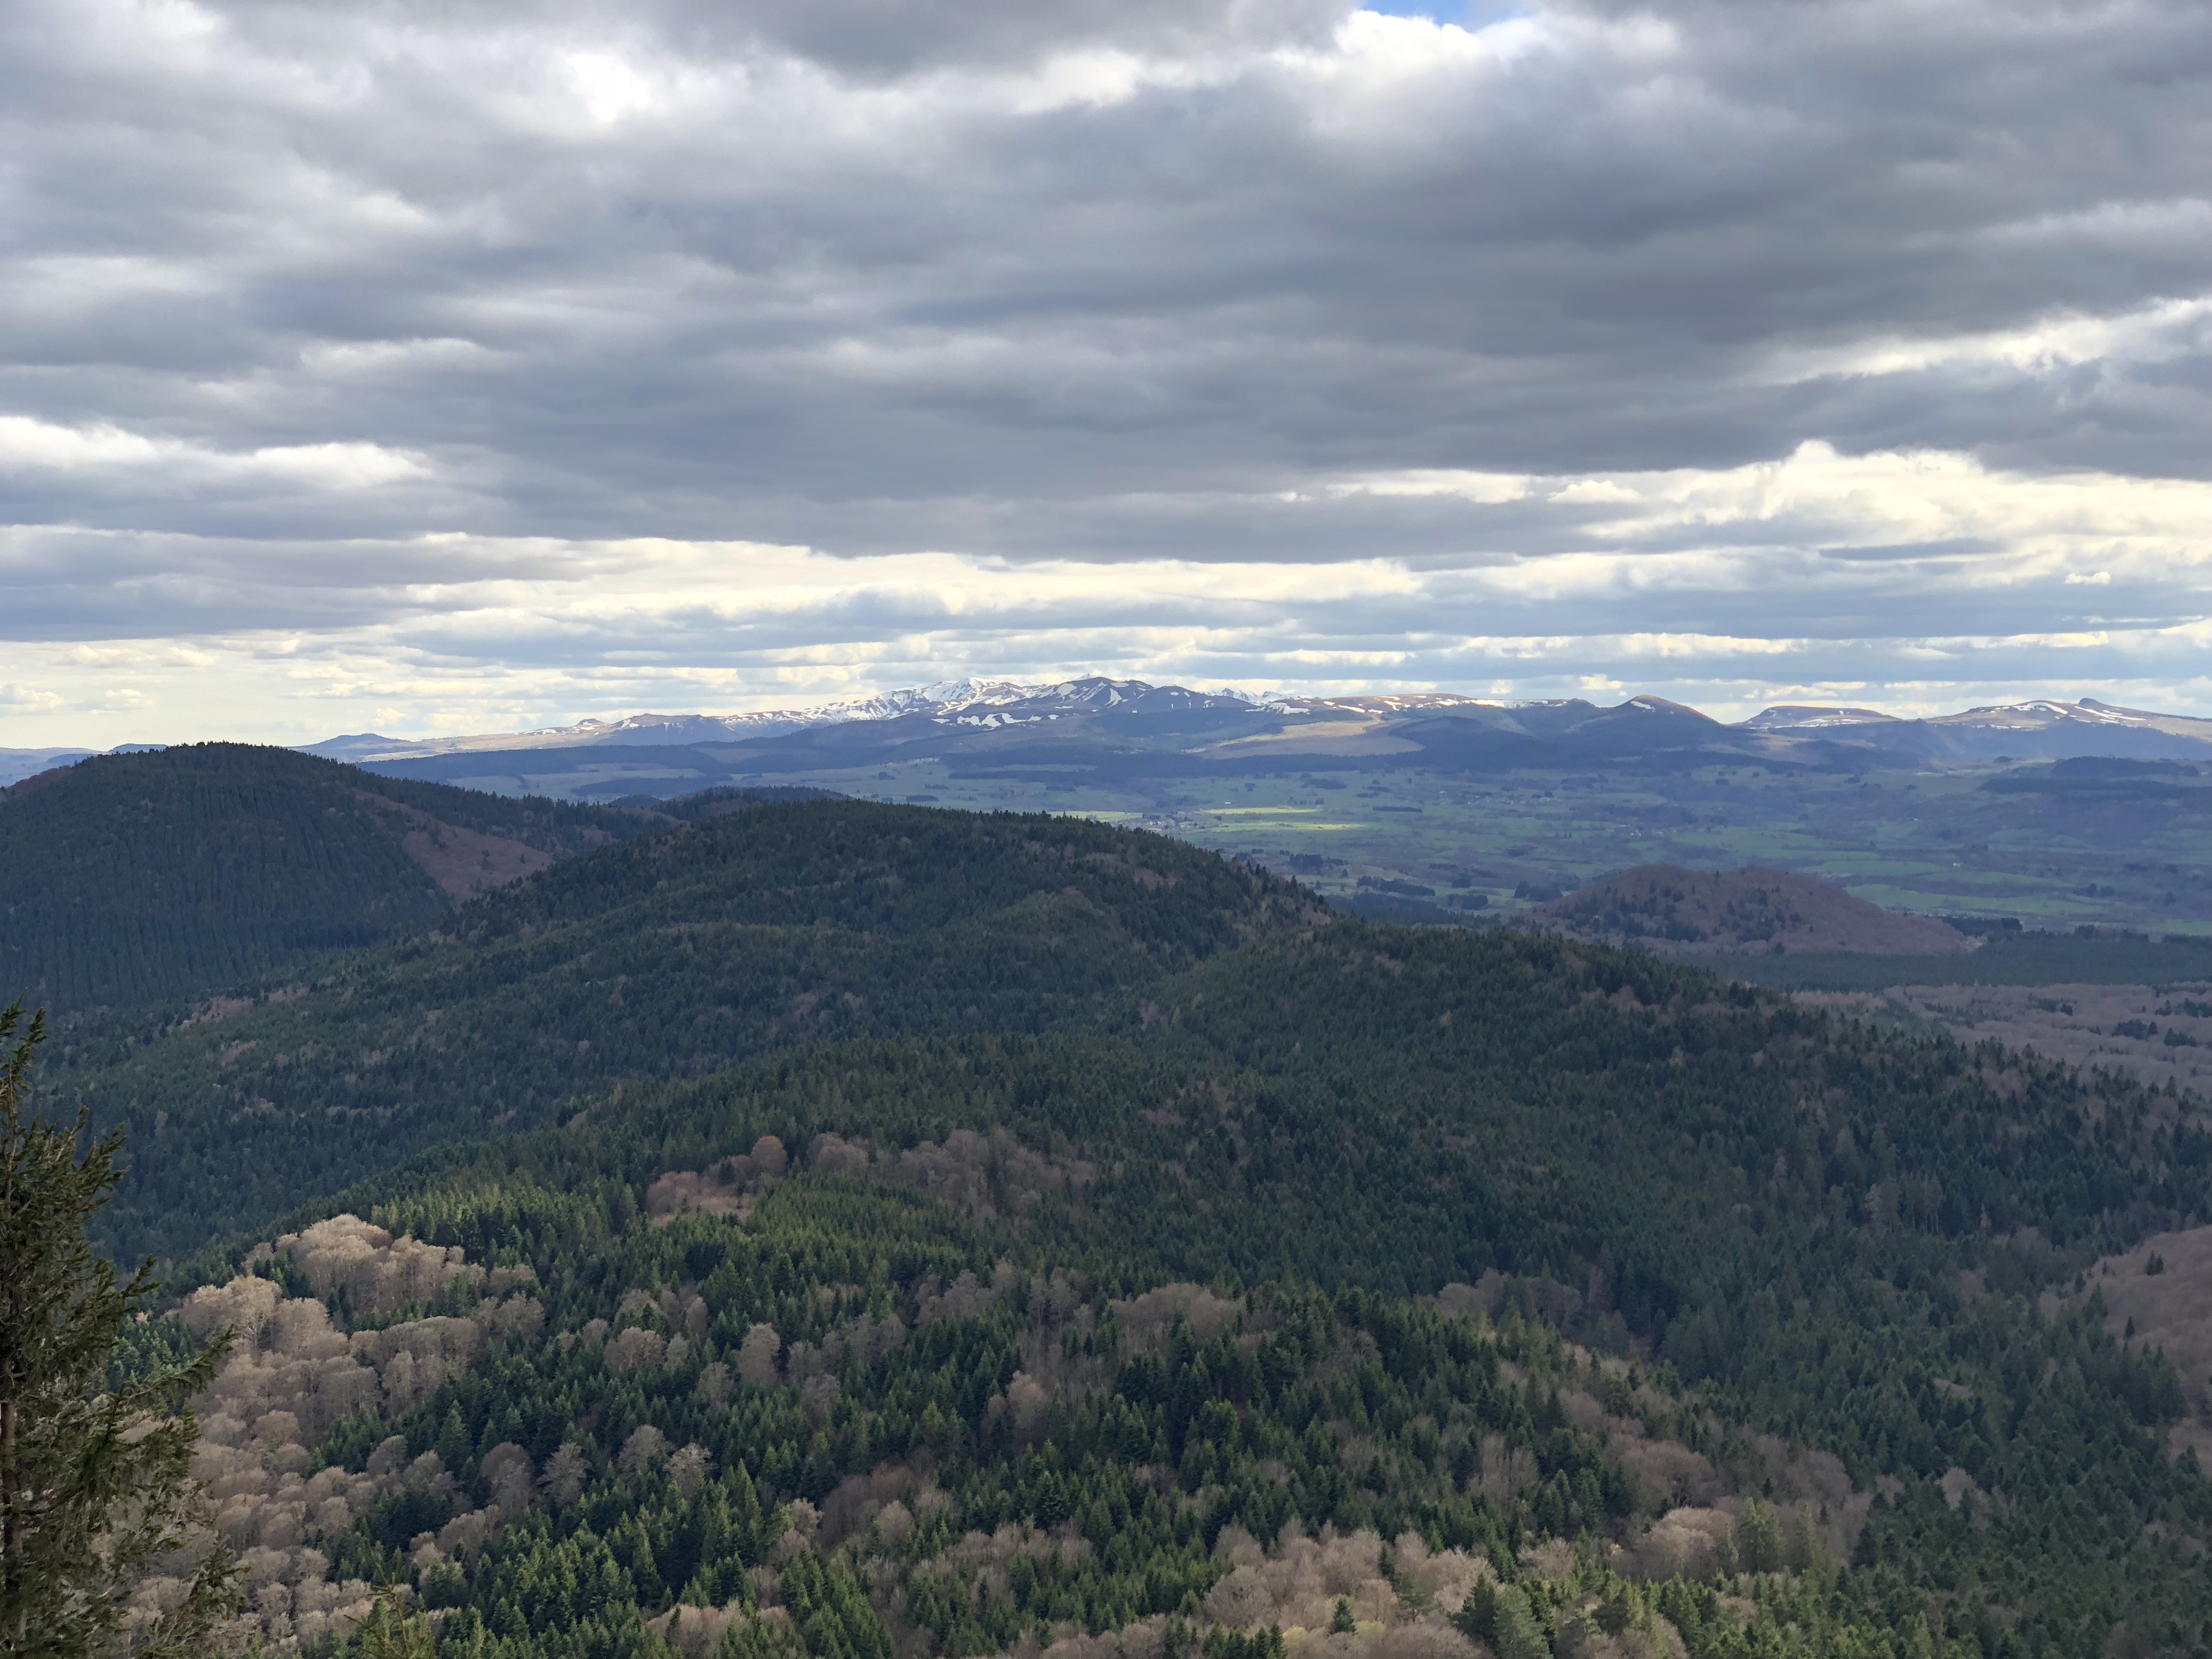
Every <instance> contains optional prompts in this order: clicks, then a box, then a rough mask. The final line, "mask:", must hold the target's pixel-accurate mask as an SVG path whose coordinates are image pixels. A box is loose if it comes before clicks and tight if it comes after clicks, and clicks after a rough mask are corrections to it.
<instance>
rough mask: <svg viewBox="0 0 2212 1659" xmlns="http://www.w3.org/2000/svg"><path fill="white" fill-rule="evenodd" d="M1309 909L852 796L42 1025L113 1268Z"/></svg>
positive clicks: (1077, 1007)
mask: <svg viewBox="0 0 2212 1659" xmlns="http://www.w3.org/2000/svg"><path fill="white" fill-rule="evenodd" d="M1319 914H1321V907H1320V906H1318V905H1317V904H1316V902H1314V901H1313V900H1312V899H1311V897H1310V896H1309V895H1307V894H1305V893H1304V891H1303V890H1300V889H1298V888H1297V887H1296V886H1294V885H1293V884H1291V883H1288V882H1285V881H1282V880H1279V879H1278V878H1273V877H1272V876H1269V875H1267V874H1266V873H1265V872H1259V871H1254V870H1249V869H1247V868H1245V867H1243V866H1238V865H1235V864H1231V863H1228V862H1226V861H1225V860H1221V859H1219V858H1217V857H1215V856H1214V855H1213V854H1211V853H1206V852H1203V851H1200V850H1199V849H1197V848H1192V847H1189V846H1187V845H1184V844H1183V843H1181V842H1173V841H1170V840H1167V839H1166V838H1164V837H1162V836H1148V835H1138V834H1132V833H1128V832H1126V831H1121V830H1116V829H1109V828H1107V827H1105V826H1103V825H1100V824H1096V823H1087V822H1083V821H1080V820H1073V819H1063V818H1054V817H1044V816H1042V815H1039V816H1030V817H1014V816H1011V815H993V816H977V815H973V814H969V813H958V812H933V811H926V810H923V809H920V808H915V807H893V806H883V805H872V804H869V803H863V802H853V801H835V800H823V801H812V802H799V803H792V804H787V805H770V806H763V807H758V808H757V809H754V810H750V811H741V812H736V813H731V814H726V815H724V816H720V817H710V818H706V819H703V820H701V821H699V822H696V823H683V824H675V825H664V826H660V827H658V828H656V829H653V830H652V831H651V832H650V833H648V834H645V835H641V836H636V837H635V838H634V839H632V840H629V841H628V842H623V843H621V844H620V845H617V846H611V847H607V848H602V849H600V850H599V851H598V852H596V853H593V854H590V855H588V856H586V857H582V858H577V859H573V860H568V861H566V862H564V863H562V864H558V865H556V866H552V867H551V868H550V869H546V870H544V871H541V872H539V873H538V874H537V875H535V876H532V877H531V878H528V879H526V880H524V881H520V882H518V883H516V884H513V885H512V886H509V887H507V888H504V889H502V890H499V891H497V892H495V893H492V894H489V895H487V896H483V897H482V898H479V899H477V900H475V901H473V902H471V903H469V904H466V905H465V906H463V907H461V908H459V910H457V911H455V912H454V913H453V915H451V917H450V918H448V919H447V920H445V921H441V923H440V924H439V925H438V926H437V927H435V928H434V929H429V930H424V931H418V932H416V933H413V934H410V935H409V936H407V937H404V938H403V939H395V940H393V941H391V942H389V943H387V944H385V945H379V946H376V947H374V948H373V949H368V950H364V951H352V952H343V953H338V954H335V955H331V956H327V957H321V958H319V959H317V960H316V961H315V962H313V963H312V964H310V965H309V967H308V968H307V969H303V970H301V973H300V975H299V976H298V977H297V978H296V979H289V978H288V979H281V980H277V981H270V983H268V984H267V985H265V986H264V987H262V991H261V994H247V995H242V996H240V997H239V998H237V999H236V1000H234V1001H233V1002H229V1003H226V1004H224V1005H222V1006H221V1007H219V1008H217V1009H216V1010H214V1011H212V1012H210V1014H209V1015H207V1016H205V1017H201V1018H193V1019H191V1020H188V1021H184V1022H180V1023H176V1024H170V1025H168V1026H167V1027H166V1028H161V1029H153V1028H144V1029H134V1028H132V1027H131V1026H130V1025H129V1024H117V1023H110V1024H106V1025H103V1026H100V1027H98V1028H94V1029H92V1030H80V1031H71V1032H69V1033H65V1034H64V1036H63V1038H62V1039H61V1040H60V1041H58V1042H57V1043H56V1045H55V1047H54V1050H53V1054H52V1058H53V1060H55V1061H56V1062H57V1064H56V1065H55V1067H54V1070H53V1073H52V1080H53V1084H54V1086H55V1087H56V1088H57V1089H58V1091H61V1093H62V1094H63V1096H64V1098H66V1099H70V1100H72V1101H74V1100H78V1099H82V1100H85V1101H88V1103H90V1104H91V1105H92V1106H93V1108H94V1111H95V1114H96V1115H98V1116H100V1118H101V1119H102V1121H127V1122H129V1123H130V1124H131V1127H132V1130H133V1134H134V1139H133V1145H132V1150H133V1152H134V1153H135V1154H136V1156H137V1162H138V1170H137V1175H136V1176H135V1177H134V1179H133V1180H132V1182H131V1184H130V1186H129V1188H127V1189H126V1190H125V1193H124V1194H123V1195H122V1196H121V1198H120V1199H119V1200H118V1202H117V1203H116V1205H115V1206H113V1208H112V1210H111V1211H110V1212H108V1225H109V1228H110V1231H109V1234H108V1237H107V1242H108V1243H110V1244H111V1245H112V1247H114V1248H115V1249H118V1251H119V1252H121V1253H122V1254H125V1255H131V1254H133V1253H136V1252H138V1251H142V1250H152V1251H155V1252H160V1253H163V1254H185V1253H189V1252H190V1251H191V1250H193V1249H197V1247H198V1246H199V1245H200V1244H201V1243H203V1242H204V1240H205V1239H206V1238H207V1237H209V1236H210V1234H211V1233H214V1232H216V1231H223V1230H226V1229H228V1228H232V1227H237V1226H241V1225H252V1223H253V1222H255V1221H256V1220H258V1218H261V1217H264V1216H267V1215H269V1214H272V1213H274V1212H277V1211H280V1210H282V1209H284V1208H286V1207H288V1206H290V1205H293V1204H295V1203H298V1202H300V1201H301V1200H304V1199H306V1198H307V1197H309V1196H311V1195H313V1194H317V1193H323V1192H329V1191H331V1190H334V1189H335V1188H339V1187H341V1186H343V1185H345V1184H346V1183H348V1182H352V1181H355V1180H357V1179H359V1178H360V1177H361V1176H364V1175H366V1174H368V1173H369V1172H370V1171H372V1170H377V1169H380V1168H383V1167H386V1165H388V1164H392V1162H394V1161H396V1160H397V1159H398V1158H404V1157H405V1156H406V1155H407V1154H408V1153H410V1152H413V1151H415V1150H417V1149H419V1148H422V1147H423V1146H429V1145H432V1144H434V1143H435V1142H438V1141H441V1140H450V1139H456V1138H459V1137H464V1136H468V1135H472V1134H481V1133H489V1132H491V1131H493V1130H495V1129H501V1128H510V1129H519V1128H526V1127H532V1126H534V1125H537V1124H539V1123H543V1122H545V1121H549V1120H557V1119H558V1118H560V1117H562V1116H566V1115H568V1114H569V1113H572V1112H574V1110H575V1109H576V1107H577V1105H578V1104H579V1103H580V1100H581V1099H582V1098H584V1097H586V1096H589V1095H590V1094H592V1093H593V1092H595V1091H605V1090H606V1089H609V1088H611V1087H615V1086H617V1085H622V1084H624V1083H626V1082H629V1083H634V1082H637V1081H640V1080H653V1079H664V1078H668V1077H671V1076H674V1077H684V1076H690V1075H696V1074H697V1073H701V1072H705V1071H711V1070H713V1069H714V1068H716V1067H719V1066H723V1065H726V1064H727V1063H729V1062H730V1061H732V1060H737V1059H740V1058H743V1057H744V1056H747V1055H750V1054H757V1053H759V1052H761V1051H763V1049H766V1048H774V1047H788V1046H792V1045H795V1044H802V1043H811V1042H823V1041H829V1040H836V1039H840V1038H848V1037H854V1036H864V1035H877V1036H895V1035H916V1036H922V1035H927V1036H949V1035H955V1034H958V1033H963V1032H1000V1033H1010V1034H1011V1033H1030V1032H1037V1031H1042V1030H1052V1029H1056V1028H1064V1027H1069V1026H1076V1025H1084V1024H1095V1023H1097V1022H1098V1021H1101V1020H1103V1019H1106V1018H1109V1017H1112V1016H1114V1015H1115V1014H1117V1013H1118V1012H1119V1011H1120V1010H1121V1009H1123V1008H1125V1007H1128V1006H1133V999H1136V998H1138V997H1139V994H1140V993H1142V992H1143V990H1144V989H1145V988H1146V987H1148V986H1151V985H1153V984H1156V983H1158V981H1162V980H1164V978H1166V977H1167V976H1168V975H1172V974H1175V973H1177V972H1180V971H1182V970H1183V969H1188V968H1189V967H1190V966H1192V965H1193V964H1194V963H1199V962H1200V961H1202V960H1204V959H1205V958H1206V957H1209V956H1211V955H1213V954H1215V953H1217V952H1219V951H1225V950H1228V949H1231V948H1232V947H1235V946H1237V945H1242V944H1244V943H1246V942H1248V941H1249V940H1252V939H1256V938H1259V937H1261V936H1263V935H1264V934H1266V933H1268V932H1270V931H1271V930H1278V929H1280V928H1284V927H1291V926H1294V925H1297V924H1298V923H1300V922H1301V921H1305V920H1307V919H1310V918H1311V917H1313V916H1315V915H1319Z"/></svg>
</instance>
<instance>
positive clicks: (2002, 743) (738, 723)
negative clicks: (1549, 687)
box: [307, 678, 2212, 763]
mask: <svg viewBox="0 0 2212 1659" xmlns="http://www.w3.org/2000/svg"><path fill="white" fill-rule="evenodd" d="M1208 712H1210V713H1213V714H1221V715H1227V716H1233V715H1235V714H1240V713H1241V714H1250V715H1252V716H1258V717H1273V720H1276V721H1281V722H1286V723H1287V724H1289V725H1290V726H1291V727H1293V728H1295V727H1297V726H1303V725H1308V724H1311V723H1314V722H1316V721H1319V720H1332V719H1333V720H1345V719H1347V718H1348V719H1352V720H1360V721H1362V722H1383V723H1386V724H1394V725H1395V724H1396V723H1399V722H1402V721H1410V720H1431V719H1434V718H1436V717H1438V716H1451V715H1457V716H1458V717H1460V718H1462V719H1465V718H1468V717H1469V716H1474V717H1475V718H1477V719H1479V720H1480V721H1481V723H1482V724H1483V725H1484V726H1487V727H1490V728H1492V729H1494V730H1498V731H1501V732H1516V733H1524V734H1526V735H1528V736H1530V737H1538V738H1541V737H1550V736H1556V735H1563V734H1565V732H1570V731H1574V730H1579V729H1583V728H1584V727H1585V726H1588V725H1589V722H1590V721H1591V720H1598V719H1602V718H1604V717H1610V718H1611V720H1619V719H1621V718H1623V717H1626V718H1629V719H1633V717H1634V716H1635V715H1637V714H1665V715H1669V716H1672V717H1674V719H1676V720H1689V721H1693V722H1695V723H1697V724H1699V725H1700V726H1705V727H1708V728H1710V729H1711V731H1712V732H1713V733H1714V734H1715V735H1718V734H1719V733H1721V732H1737V733H1741V734H1744V735H1747V736H1749V735H1753V734H1757V735H1759V736H1765V737H1773V738H1814V737H1820V738H1831V739H1836V740H1840V741H1845V742H1854V743H1870V744H1875V745H1878V746H1879V747H1881V748H1882V749H1884V750H1902V751H1905V752H1909V753H1918V754H1924V755H1928V756H1929V757H1945V758H1955V759H1961V760H1965V759H1973V758H1984V757H1996V756H1997V755H1999V754H2003V753H2008V752H2014V753H2017V755H2018V757H2021V758H2031V757H2044V758H2056V757H2059V756H2061V755H2072V754H2106V753H2110V754H2114V755H2134V754H2146V755H2148V754H2155V755H2159V756H2181V757H2194V756H2197V755H2202V756H2203V757H2205V758H2208V759H2212V720H2203V719H2198V718H2196V717H2193V716H2190V715H2184V714H2157V713H2153V712H2150V711H2147V710H2142V709H2133V708H2116V707H2114V706H2112V705H2111V704H2107V703H2102V702H2097V701H2095V700H2094V699H2091V698H2084V699H2083V700H2081V702H2057V701H2054V700H2049V699H2039V700H2036V701H2033V702H2021V703H2005V704H1996V705H1992V706H1989V707H1984V708H1969V709H1965V710H1962V711H1960V713H1957V714H1938V715H1933V716H1929V717H1925V718H1920V719H1913V718H1908V717H1904V716H1899V715H1896V714H1886V713H1884V712H1883V711H1881V710H1880V709H1875V708H1849V707H1825V706H1812V705H1804V704H1782V705H1778V706H1776V707H1774V708H1767V709H1765V710H1763V711H1761V712H1760V713H1759V714H1755V715H1753V716H1752V718H1751V719H1749V720H1743V721H1741V722H1737V723H1735V724H1733V725H1729V724H1726V723H1723V722H1721V721H1717V720H1711V718H1710V717H1709V716H1706V715H1705V714H1699V712H1698V711H1697V710H1695V709H1692V708H1686V707H1685V706H1684V705H1682V704H1680V703H1674V702H1668V701H1667V700H1666V699H1664V698H1662V697H1653V696H1636V697H1631V698H1629V699H1627V700H1626V702H1622V703H1620V704H1618V705H1616V706H1615V707H1614V708H1609V709H1608V708H1601V707H1599V706H1598V705H1595V704H1593V703H1589V702H1584V701H1583V700H1581V699H1579V698H1574V699H1558V698H1553V699H1544V700H1536V701H1529V702H1500V701H1496V700H1493V699H1488V698H1482V697H1473V696H1461V695H1459V694H1457V693H1453V692H1412V693H1398V694H1391V695H1385V696H1354V697H1300V696H1284V695H1281V694H1279V693H1274V692H1266V693H1254V692H1249V691H1243V690H1235V689H1232V688H1222V689H1220V690H1212V691H1206V690H1192V689H1190V688H1188V687H1185V686H1179V685H1152V684H1146V682H1144V681H1142V680H1115V679H1108V678H1082V679H1073V680H1062V681H1057V682H1050V683H1042V684H1028V683H1024V682H1020V681H1015V680H979V679H962V680H945V681H939V682H938V683H936V684H930V685H918V686H909V687H906V688H904V689H902V690H896V691H885V692H880V693H878V694H875V695H872V696H862V697H848V698H842V699H839V700H837V701H834V702H823V703H817V704H815V705H813V706H811V707H809V708H778V709H766V710H761V711H757V712H755V713H750V714H632V715H630V716H629V717H627V718H626V719H623V720H580V721H579V722H577V723H576V724H575V725H574V726H548V727H542V728H539V729H538V730H535V731H529V732H485V733H481V734H477V735H473V736H468V737H453V738H390V737H385V736H382V735H380V734H379V733H375V732H362V733H358V734H356V735H351V736H347V737H340V738H330V739H328V740H327V741H325V742H323V743H319V744H312V745H309V746H308V747H307V753H309V754H313V755H320V756H324V757H327V758H329V759H332V760H343V761H350V762H354V763H370V762H378V761H398V760H404V759H410V758H417V757H428V756H435V755H459V754H467V753H471V752H476V751H493V750H496V751H515V750H530V749H544V748H567V747H579V746H591V745H599V744H626V745H641V744H653V745H693V744H731V743H739V744H744V743H755V742H758V741H760V740H762V739H764V738H778V737H783V736H787V735H788V734H791V733H794V732H805V731H809V730H811V729H815V728H818V727H823V726H843V725H854V724H866V723H876V722H890V721H901V720H906V721H927V722H928V723H929V724H931V725H934V726H951V727H956V728H963V729H967V730H971V731H994V730H998V729H1001V728H1004V727H1008V726H1032V725H1037V724H1041V723H1048V722H1053V721H1056V720H1060V719H1062V718H1064V717H1067V716H1081V715H1089V716H1094V717H1095V716H1103V717H1107V718H1109V720H1110V719H1112V718H1113V717H1115V716H1121V717H1123V718H1125V719H1127V718H1137V719H1142V718H1145V717H1157V716H1163V715H1170V714H1202V713H1208ZM1608 723H1609V722H1608Z"/></svg>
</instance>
